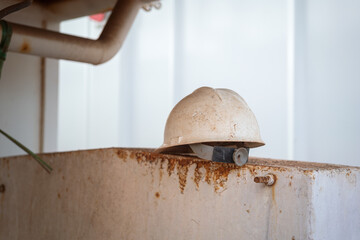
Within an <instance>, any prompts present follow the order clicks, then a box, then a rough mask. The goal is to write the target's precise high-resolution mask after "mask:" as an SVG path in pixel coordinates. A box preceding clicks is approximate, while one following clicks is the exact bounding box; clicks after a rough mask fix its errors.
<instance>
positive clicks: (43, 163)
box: [0, 129, 52, 173]
mask: <svg viewBox="0 0 360 240" xmlns="http://www.w3.org/2000/svg"><path fill="white" fill-rule="evenodd" d="M0 133H1V134H3V135H4V136H5V137H7V138H8V139H9V140H10V141H12V142H13V143H15V144H16V145H17V146H18V147H19V148H21V149H22V150H24V151H25V152H26V153H28V154H29V155H30V156H31V157H33V158H34V159H35V160H36V161H37V162H38V163H39V164H40V165H41V166H42V167H43V168H44V169H45V170H46V171H47V172H48V173H51V171H52V168H51V167H50V166H49V165H48V164H47V163H46V162H45V161H44V160H42V159H41V158H40V157H39V156H38V155H36V154H35V153H33V152H32V151H31V150H30V149H28V148H27V147H25V146H24V145H22V144H21V143H20V142H18V141H17V140H16V139H15V138H13V137H11V136H10V135H9V134H7V133H6V132H4V131H3V130H1V129H0Z"/></svg>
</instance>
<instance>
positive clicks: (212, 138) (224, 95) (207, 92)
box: [156, 87, 264, 165]
mask: <svg viewBox="0 0 360 240" xmlns="http://www.w3.org/2000/svg"><path fill="white" fill-rule="evenodd" d="M262 145H264V142H263V141H262V140H261V137H260V130H259V126H258V123H257V121H256V118H255V116H254V114H253V113H252V111H251V110H250V108H249V107H248V105H247V104H246V102H245V101H244V99H243V98H242V97H241V96H240V95H239V94H237V93H236V92H234V91H232V90H229V89H221V88H218V89H213V88H210V87H201V88H199V89H197V90H195V91H194V92H193V93H191V94H190V95H188V96H186V97H185V98H183V99H182V100H181V101H180V102H179V103H178V104H177V105H176V106H175V107H174V108H173V110H172V111H171V113H170V115H169V117H168V119H167V122H166V126H165V133H164V143H163V144H162V145H161V146H160V147H159V148H158V149H157V150H156V152H159V153H171V154H189V153H190V154H191V153H192V154H195V155H197V156H198V157H200V158H203V159H208V160H213V161H219V162H235V163H236V164H237V165H243V164H245V163H246V162H247V157H248V153H249V148H254V147H259V146H262Z"/></svg>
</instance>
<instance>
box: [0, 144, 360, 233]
mask: <svg viewBox="0 0 360 240" xmlns="http://www.w3.org/2000/svg"><path fill="white" fill-rule="evenodd" d="M42 157H43V158H44V159H45V160H46V161H48V162H49V163H50V164H51V165H52V166H53V168H54V171H53V173H51V175H49V174H48V173H46V172H45V171H44V170H43V169H42V168H41V167H40V166H39V165H38V164H37V163H36V162H35V161H33V160H32V159H30V157H28V156H22V157H12V158H2V159H0V185H1V184H3V185H4V187H3V188H2V189H5V191H2V192H1V193H0V238H1V239H29V240H32V239H37V240H38V239H110V240H111V239H254V240H256V239H334V240H337V239H340V238H341V236H343V237H344V239H353V240H355V239H357V238H358V236H359V234H360V228H358V226H359V225H360V208H359V202H360V201H359V200H360V185H359V184H357V181H358V179H359V177H360V168H356V167H346V166H339V165H328V164H317V163H305V162H292V161H281V160H271V159H257V158H252V159H250V161H249V164H247V165H245V166H243V167H238V166H236V165H233V164H222V163H214V162H209V161H204V160H199V159H196V158H189V157H177V156H171V155H160V154H155V153H151V152H149V151H146V150H142V151H141V150H135V149H133V150H131V149H103V150H92V151H79V152H68V153H57V154H46V155H42ZM267 173H272V174H274V175H275V176H276V179H277V180H276V183H275V185H273V186H265V185H264V184H259V183H255V182H254V177H255V176H263V175H265V174H267ZM0 189H1V188H0Z"/></svg>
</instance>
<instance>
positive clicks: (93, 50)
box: [9, 0, 143, 65]
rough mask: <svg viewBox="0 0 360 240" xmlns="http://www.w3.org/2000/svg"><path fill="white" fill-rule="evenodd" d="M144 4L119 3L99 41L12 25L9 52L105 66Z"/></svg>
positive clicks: (120, 0)
mask: <svg viewBox="0 0 360 240" xmlns="http://www.w3.org/2000/svg"><path fill="white" fill-rule="evenodd" d="M142 4H143V1H142V0H118V2H117V3H116V5H115V7H114V9H113V11H112V14H111V16H110V18H109V20H108V22H107V23H106V25H105V27H104V29H103V31H102V33H101V35H100V37H99V38H98V39H97V40H92V39H87V38H81V37H76V36H72V35H67V34H62V33H59V32H54V31H49V30H45V29H40V28H34V27H29V26H24V25H19V24H15V23H10V24H11V25H12V29H13V36H12V40H11V43H10V46H9V51H10V52H19V53H25V54H30V55H36V56H42V57H49V58H56V59H66V60H72V61H78V62H86V63H92V64H94V65H97V64H101V63H104V62H106V61H108V60H110V59H111V58H112V57H113V56H114V55H115V54H116V53H117V52H118V51H119V49H120V48H121V46H122V44H123V42H124V40H125V38H126V36H127V34H128V32H129V30H130V27H131V25H132V24H133V22H134V20H135V18H136V15H137V13H138V11H139V9H140V8H141V7H142Z"/></svg>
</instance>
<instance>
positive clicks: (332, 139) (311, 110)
mask: <svg viewBox="0 0 360 240" xmlns="http://www.w3.org/2000/svg"><path fill="white" fill-rule="evenodd" d="M162 3H163V7H162V9H161V10H159V11H157V10H153V11H151V12H150V13H147V12H144V11H141V12H140V15H139V17H138V18H137V20H136V22H135V24H134V26H133V28H132V30H131V32H130V34H129V36H128V38H127V40H126V42H125V44H124V46H123V48H122V50H121V51H120V53H119V54H118V55H117V56H116V57H115V58H114V59H113V60H111V61H110V62H109V63H106V64H104V65H101V66H96V67H94V66H90V65H87V64H79V63H71V62H66V61H61V63H60V92H59V94H60V95H59V96H60V98H59V99H60V111H59V138H58V140H59V145H58V146H59V150H74V149H81V148H98V147H110V146H121V147H157V146H159V145H160V144H161V143H162V135H163V128H164V126H165V121H166V118H167V115H168V113H169V112H170V110H171V108H172V107H173V106H174V104H175V103H176V102H177V101H179V100H180V99H181V98H182V97H184V96H185V95H187V94H189V93H191V92H192V91H193V90H195V89H196V88H198V87H200V86H204V85H207V86H212V87H225V88H231V89H233V90H235V91H237V92H238V93H239V94H240V95H242V96H243V97H244V98H245V100H246V101H247V102H248V104H249V106H250V107H251V109H252V110H253V112H254V113H255V115H256V117H257V119H258V122H259V125H260V128H261V133H262V137H263V139H264V141H265V142H266V146H265V147H262V148H258V149H255V150H254V151H252V155H255V156H263V157H272V158H283V159H297V160H305V161H317V162H331V163H342V164H350V165H360V162H358V161H357V160H356V156H357V155H358V153H359V151H360V150H358V149H357V148H356V146H357V145H359V144H360V137H359V133H360V126H359V124H357V123H358V122H359V118H360V113H359V109H360V108H359V107H360V106H359V105H360V99H359V98H360V97H359V94H358V93H359V90H360V88H359V81H358V80H359V77H360V72H359V70H358V68H357V66H359V58H360V55H359V54H360V49H359V40H360V39H359V37H360V34H359V31H358V30H359V27H360V19H359V18H360V15H359V14H357V12H356V9H357V7H359V6H358V5H359V3H357V2H355V1H350V0H346V1H345V2H344V1H340V0H331V1H322V0H313V1H300V0H270V1H265V0H260V1H246V0H242V1H238V0H225V1H214V0H211V1H210V0H207V1H205V0H198V1H190V0H183V1H175V0H168V1H163V2H162ZM61 29H62V30H63V31H65V32H73V33H76V34H82V35H84V36H92V37H96V36H97V34H98V33H99V32H100V29H101V27H100V26H99V24H97V23H94V22H92V21H89V20H88V18H83V19H78V20H73V21H69V22H64V23H63V24H62V27H61ZM339 149H341V150H342V151H341V153H340V152H339ZM334 151H337V152H336V153H335V152H334ZM341 156H346V157H345V158H342V157H341Z"/></svg>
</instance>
